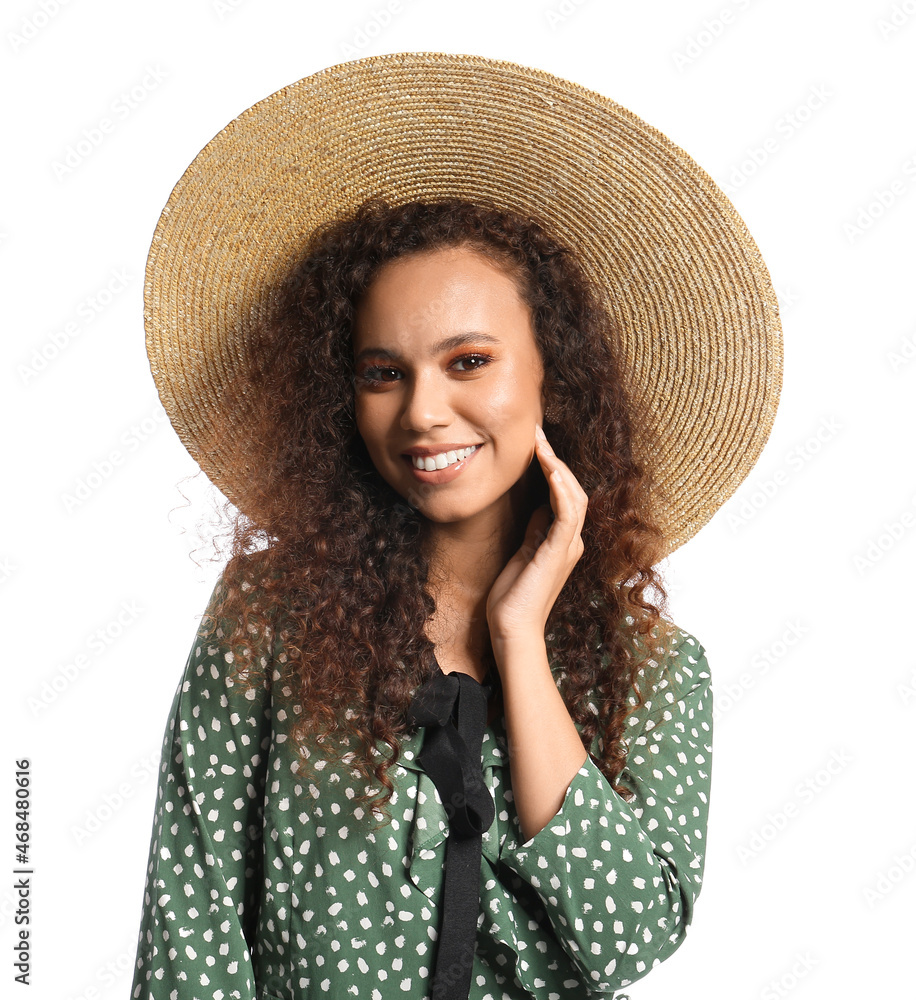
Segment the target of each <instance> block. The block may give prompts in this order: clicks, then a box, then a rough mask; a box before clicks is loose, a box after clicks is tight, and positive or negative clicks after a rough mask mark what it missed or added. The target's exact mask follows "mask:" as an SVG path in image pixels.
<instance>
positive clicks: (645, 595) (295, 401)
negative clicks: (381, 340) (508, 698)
mask: <svg viewBox="0 0 916 1000" xmlns="http://www.w3.org/2000/svg"><path fill="white" fill-rule="evenodd" d="M444 248H470V249H473V250H477V251H479V252H480V253H481V254H483V255H485V256H486V257H487V258H489V259H490V260H491V261H492V262H494V263H496V264H497V265H499V266H501V267H502V269H503V271H504V273H506V274H507V275H508V276H509V277H510V278H512V279H513V280H514V282H515V283H516V286H517V287H518V289H519V291H520V293H521V295H522V298H523V300H524V301H525V302H526V303H527V305H528V306H529V308H530V310H531V316H532V324H533V329H534V332H535V337H536V342H537V346H538V349H539V351H540V354H541V358H542V361H543V366H544V392H545V397H546V399H547V400H548V401H549V402H550V403H551V404H552V405H551V409H552V410H554V411H555V413H552V417H553V419H551V420H545V425H544V426H545V431H546V433H547V435H548V437H549V439H550V441H551V444H552V446H553V448H554V450H555V451H556V453H557V455H558V456H559V457H561V458H562V459H563V460H564V461H565V462H566V463H567V464H568V465H569V467H570V469H571V470H572V472H573V473H574V474H575V476H576V477H577V479H578V480H579V482H580V483H581V485H582V487H583V489H584V490H585V492H586V493H587V494H588V497H589V503H588V511H587V516H586V520H585V524H584V526H583V529H582V540H583V543H584V546H585V551H584V553H583V555H582V557H581V558H580V559H579V561H578V563H577V564H576V565H575V567H574V568H573V571H572V573H571V574H570V576H569V578H568V579H567V581H566V583H565V585H564V587H563V589H562V591H561V592H560V594H559V596H558V598H557V600H556V602H555V604H554V606H553V609H552V610H551V613H550V616H549V618H548V620H547V625H546V629H545V640H546V643H547V651H548V657H549V660H550V664H551V670H552V672H553V674H554V677H555V679H556V682H557V686H558V689H559V691H560V693H561V695H562V697H563V699H564V702H565V704H566V706H567V708H568V710H569V712H570V714H571V716H572V718H573V721H574V723H575V724H576V726H577V728H578V729H579V731H580V735H581V739H582V743H583V746H584V747H585V749H586V750H587V751H589V752H590V753H592V756H593V759H594V760H595V763H596V764H597V765H598V766H599V768H600V769H601V770H602V772H603V773H604V774H605V776H606V777H607V778H608V780H609V781H610V782H611V784H612V785H613V787H614V788H615V791H617V792H618V793H619V794H621V795H623V796H624V797H625V798H630V797H631V796H632V792H631V791H630V790H629V789H628V788H626V787H625V785H624V784H622V783H621V784H616V782H617V779H618V777H619V775H620V772H621V770H622V769H623V767H624V765H625V763H626V746H625V743H624V742H623V739H622V737H623V733H624V729H625V720H626V718H627V716H628V715H629V714H630V712H632V711H634V710H635V707H636V705H641V704H643V702H644V700H645V699H644V695H643V692H642V690H641V689H640V685H639V683H638V680H639V678H640V677H641V676H645V669H644V668H646V666H647V664H653V665H656V666H657V665H658V664H657V663H656V662H655V659H653V657H654V658H656V659H658V660H663V659H664V657H663V656H661V655H660V654H664V653H665V645H664V644H663V643H662V644H660V642H659V640H660V639H661V638H663V634H664V633H667V632H669V631H671V630H672V629H673V626H672V625H671V623H670V622H668V621H667V620H665V619H664V618H663V617H662V611H663V610H664V607H665V603H666V601H667V595H666V593H665V590H664V587H663V585H662V581H661V578H660V576H659V575H658V573H657V572H656V570H655V569H654V568H653V567H654V565H655V563H656V562H657V561H658V560H659V559H660V558H661V555H662V554H663V545H662V543H663V539H662V536H661V532H660V530H659V529H658V528H657V527H656V526H655V525H654V523H653V522H652V521H651V519H650V516H649V506H648V503H647V496H648V491H649V490H650V488H651V483H650V477H649V474H648V471H647V470H646V469H645V468H643V467H642V466H641V465H640V463H639V462H638V461H637V460H636V458H635V457H634V453H633V450H632V447H631V437H632V429H633V427H634V425H635V424H634V422H635V421H636V420H638V419H641V416H640V414H639V413H638V412H636V410H635V408H634V405H633V402H632V400H631V399H629V398H628V397H627V393H626V390H625V384H624V380H623V379H622V378H621V375H620V362H619V360H618V351H617V350H616V348H615V338H614V330H613V327H612V324H611V321H610V318H609V315H608V312H607V310H606V307H605V305H604V303H603V302H602V301H600V299H599V298H598V296H597V295H596V293H595V291H594V289H593V288H592V287H591V285H590V284H589V282H588V281H587V279H586V277H585V275H584V272H583V269H582V267H581V265H580V264H579V263H578V261H577V259H576V256H575V254H574V252H573V251H572V250H570V249H569V248H567V247H564V246H561V245H559V244H558V243H557V242H556V240H555V239H554V238H553V237H552V236H551V235H550V233H549V231H548V229H547V228H546V227H545V226H543V225H542V224H540V223H539V222H537V221H536V220H533V219H530V218H523V217H521V216H520V215H518V214H516V213H513V212H510V211H507V210H505V209H502V208H500V207H498V206H495V205H489V204H485V203H480V202H478V203H470V202H467V201H464V200H461V199H455V198H451V199H446V200H443V201H440V202H435V203H421V202H411V203H408V204H400V205H390V204H388V203H387V202H386V201H384V200H381V199H378V198H375V199H370V200H369V201H367V202H365V203H364V204H362V205H361V206H359V208H357V209H356V210H355V211H354V212H353V213H352V214H351V215H349V216H347V217H345V218H338V219H336V220H334V221H332V222H330V223H326V224H324V225H323V226H321V227H319V228H318V229H316V230H315V231H314V232H313V233H312V234H311V236H310V238H309V242H308V245H307V246H306V250H305V253H304V254H303V255H302V256H301V258H300V259H299V260H298V262H297V263H296V265H295V266H294V267H293V268H292V269H291V270H290V272H289V274H287V275H285V276H284V277H283V279H282V280H281V281H280V282H278V285H277V288H276V290H275V295H274V298H273V301H272V306H271V309H270V310H269V315H268V316H267V317H266V318H265V319H264V320H263V321H261V322H260V323H258V324H257V325H256V328H255V330H254V332H253V334H252V336H253V341H252V350H251V358H252V360H251V363H250V364H248V365H246V366H244V367H243V371H242V372H241V374H240V376H239V379H238V391H240V392H244V393H246V394H248V393H251V394H252V396H251V397H250V398H256V399H257V400H258V406H257V407H256V409H255V412H254V414H253V416H252V420H251V424H250V427H249V430H248V431H247V432H246V435H250V444H251V445H252V447H251V448H249V449H248V450H247V453H246V460H247V459H248V457H249V456H250V462H249V465H250V471H249V473H248V476H247V480H246V482H247V484H248V485H247V490H246V494H245V503H244V505H243V506H244V508H245V514H244V515H242V514H239V513H237V512H236V513H235V514H234V515H229V516H230V522H231V523H230V528H229V530H230V532H231V556H230V558H229V560H228V563H227V565H226V567H225V569H224V571H223V576H222V578H221V581H220V585H219V587H218V588H217V589H218V590H219V595H220V596H219V599H218V600H217V601H215V603H213V604H212V606H211V607H210V608H209V609H208V615H207V616H206V617H208V618H209V619H210V621H211V626H210V629H209V630H206V629H205V630H204V633H203V634H212V631H213V629H214V628H217V627H219V628H220V629H221V635H222V636H223V637H224V640H225V642H226V643H227V644H228V645H229V646H230V648H231V649H232V656H231V657H230V659H232V661H233V662H234V664H235V666H236V674H237V677H238V678H239V679H240V680H241V682H242V683H243V685H252V684H255V683H262V684H270V683H271V677H270V675H271V672H272V671H273V670H277V669H279V670H280V671H281V676H282V683H281V684H280V685H279V690H280V693H281V694H282V695H283V696H284V697H286V698H287V699H288V702H289V705H290V706H291V712H292V717H293V722H292V724H291V731H290V736H291V738H292V740H293V743H294V745H295V748H296V752H297V756H298V761H297V763H296V764H295V766H296V767H297V768H299V769H300V771H301V769H302V768H303V767H304V768H305V769H306V770H308V767H309V759H310V758H314V756H315V748H316V743H317V744H319V745H320V748H321V755H322V756H328V755H329V753H330V754H332V755H333V754H335V753H336V754H337V755H339V754H340V751H341V749H342V748H343V747H349V748H350V750H349V751H348V753H347V755H346V756H347V759H348V760H349V761H350V762H351V763H352V765H353V766H355V767H356V768H357V770H358V771H359V772H360V773H361V774H362V775H363V776H364V777H365V778H366V779H367V781H372V780H374V781H377V782H378V783H379V784H380V785H381V786H382V789H384V791H383V792H381V793H380V794H379V796H378V797H377V798H375V799H374V800H373V801H372V802H371V804H370V808H372V809H376V808H379V807H383V806H384V805H385V803H387V802H388V801H389V799H390V795H391V792H392V791H393V785H392V783H391V780H390V778H389V777H388V776H387V771H388V770H389V768H390V767H392V766H393V765H394V764H395V763H396V762H397V760H398V759H399V755H400V752H401V745H400V742H399V738H400V737H402V736H404V735H405V734H406V733H408V732H409V731H410V729H409V722H408V721H407V713H406V710H407V707H408V705H409V703H410V701H411V698H412V696H413V694H414V692H415V690H416V688H417V687H418V686H419V685H420V684H421V683H422V682H423V681H424V680H425V679H426V677H427V676H428V675H429V673H430V671H431V669H432V667H433V663H434V649H435V647H434V643H433V642H432V641H431V640H430V639H429V638H428V636H427V634H426V631H425V625H426V623H427V621H428V619H429V618H430V617H431V616H432V615H433V614H434V612H435V610H436V604H435V599H434V598H433V596H432V594H431V591H430V590H429V589H427V583H428V571H429V563H428V559H427V557H426V555H425V554H424V548H423V539H424V538H425V524H424V522H425V518H423V516H422V515H421V514H420V513H419V512H418V510H417V509H416V508H415V507H414V506H413V505H412V504H411V503H410V502H407V501H405V500H404V498H402V497H401V496H400V495H398V493H397V492H396V491H394V490H393V488H392V487H391V486H389V484H388V483H386V481H385V480H384V479H383V478H382V477H381V475H380V474H379V473H378V472H377V471H376V469H375V467H374V465H373V463H372V461H371V460H370V458H369V455H368V452H367V450H366V447H365V445H364V444H363V441H362V438H361V436H360V434H359V432H358V430H357V427H356V420H355V403H354V381H353V380H354V365H353V348H352V340H351V330H352V326H353V321H354V315H355V311H356V309H357V308H358V305H359V303H360V300H361V296H362V295H363V293H364V292H365V291H366V290H367V288H368V287H369V285H370V284H371V282H372V281H373V278H374V277H375V275H376V274H377V273H378V271H379V269H380V268H381V267H382V266H383V265H384V264H385V263H387V262H389V261H392V260H394V259H396V258H399V257H404V256H406V255H409V254H416V253H420V252H430V251H434V250H437V249H444ZM223 432H224V433H228V430H227V429H224V431H223ZM534 466H535V467H537V463H534ZM537 473H538V475H539V479H537V480H536V481H535V486H534V487H533V488H532V497H531V508H532V509H533V508H534V507H535V506H537V505H538V504H540V503H547V502H548V497H549V492H548V489H547V484H546V480H545V479H544V477H543V474H542V473H541V472H540V469H539V468H537ZM225 513H226V514H228V513H229V505H228V504H227V505H226V508H225ZM523 531H524V526H522V533H523ZM271 642H274V643H275V645H274V646H273V648H272V649H271V648H269V644H270V643H271ZM488 655H489V656H490V657H491V658H492V645H491V646H490V648H489V653H488ZM274 687H275V689H276V687H277V685H276V683H274ZM634 691H635V692H636V702H635V705H628V699H629V695H630V693H631V692H634ZM288 717H290V716H288ZM335 744H336V748H335ZM382 746H387V747H388V748H389V749H390V750H391V754H390V755H388V754H385V753H382V752H381V750H380V747H382ZM354 748H355V749H354ZM595 748H597V752H595ZM378 791H379V790H378V789H374V788H372V789H370V788H367V790H366V794H365V795H364V796H363V798H362V801H366V800H368V798H369V796H370V795H371V794H373V793H376V792H378Z"/></svg>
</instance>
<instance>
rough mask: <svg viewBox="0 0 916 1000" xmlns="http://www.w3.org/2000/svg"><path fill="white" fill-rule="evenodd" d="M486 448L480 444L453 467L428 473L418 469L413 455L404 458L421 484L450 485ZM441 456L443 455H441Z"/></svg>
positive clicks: (449, 466)
mask: <svg viewBox="0 0 916 1000" xmlns="http://www.w3.org/2000/svg"><path fill="white" fill-rule="evenodd" d="M483 447H484V446H483V445H481V444H479V445H476V446H475V447H474V450H473V451H472V452H471V453H470V454H469V455H466V456H465V457H464V458H462V459H460V460H459V461H457V462H454V463H453V464H452V465H448V466H446V467H445V468H444V469H434V470H432V471H430V472H427V471H426V470H425V469H418V468H417V467H416V466H415V465H414V464H413V457H412V456H411V455H403V456H402V458H403V460H404V462H405V463H406V465H407V468H408V469H409V470H410V472H411V473H412V474H413V477H414V479H416V480H417V481H418V482H421V483H428V484H430V485H441V484H444V483H450V482H451V481H452V480H453V479H455V478H456V477H457V476H460V475H461V473H462V472H464V470H465V469H466V468H467V467H468V466H469V465H470V464H471V462H473V461H474V458H475V456H477V455H478V454H479V453H480V451H481V449H482V448H483ZM440 454H441V453H440Z"/></svg>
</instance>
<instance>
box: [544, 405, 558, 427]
mask: <svg viewBox="0 0 916 1000" xmlns="http://www.w3.org/2000/svg"><path fill="white" fill-rule="evenodd" d="M556 418H557V407H556V406H555V404H554V403H548V404H547V407H546V409H545V410H544V423H545V424H546V423H551V424H552V423H553V422H554V421H555V420H556Z"/></svg>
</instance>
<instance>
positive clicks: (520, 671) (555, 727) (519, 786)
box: [493, 636, 588, 841]
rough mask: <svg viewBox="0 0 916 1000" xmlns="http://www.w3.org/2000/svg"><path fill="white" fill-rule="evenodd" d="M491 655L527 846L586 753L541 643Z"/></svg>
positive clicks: (501, 646)
mask: <svg viewBox="0 0 916 1000" xmlns="http://www.w3.org/2000/svg"><path fill="white" fill-rule="evenodd" d="M493 652H494V655H495V657H496V662H497V664H498V667H499V676H500V681H501V683H502V689H503V702H504V706H505V716H506V735H507V737H508V740H509V767H510V771H511V775H512V796H513V801H514V802H515V810H516V812H517V813H518V819H519V823H520V825H521V830H522V837H523V838H524V840H525V841H530V840H531V838H532V837H534V835H535V834H537V833H539V832H540V830H542V829H543V827H544V826H545V824H546V823H548V822H549V821H550V820H551V818H552V817H554V816H556V814H557V810H558V809H559V808H560V805H561V803H562V802H563V799H564V797H565V795H566V790H567V788H568V787H569V783H570V782H571V781H572V779H573V777H574V776H575V774H576V772H577V771H578V770H579V769H580V768H581V767H583V766H584V765H585V762H586V760H587V758H588V754H587V753H586V752H585V749H584V748H583V746H582V740H581V739H580V738H579V731H578V730H577V729H576V727H575V724H574V723H573V720H572V717H571V716H570V714H569V711H568V709H567V708H566V704H565V703H564V701H563V696H562V695H561V694H560V692H559V690H558V688H557V683H556V681H555V680H554V677H553V674H552V673H551V671H550V663H549V661H548V659H547V647H546V645H545V643H544V640H543V639H542V638H538V637H537V636H535V637H534V641H530V640H522V641H519V642H515V643H512V642H498V641H495V642H494V643H493ZM532 719H537V725H534V726H533V725H531V720H532Z"/></svg>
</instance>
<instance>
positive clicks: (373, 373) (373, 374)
mask: <svg viewBox="0 0 916 1000" xmlns="http://www.w3.org/2000/svg"><path fill="white" fill-rule="evenodd" d="M397 371H398V370H397V368H381V367H379V366H378V365H374V366H373V367H371V368H364V369H363V370H362V372H360V374H359V375H357V376H356V381H357V382H362V383H363V385H368V386H370V387H374V386H379V385H385V384H387V383H388V382H393V381H394V379H386V378H378V377H377V376H378V375H381V374H382V373H383V372H395V373H396V374H397Z"/></svg>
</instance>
